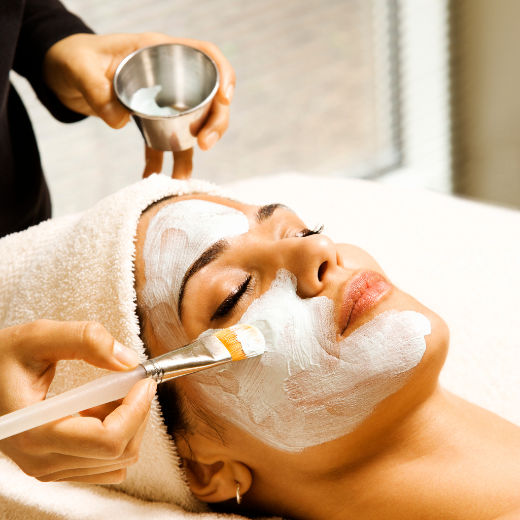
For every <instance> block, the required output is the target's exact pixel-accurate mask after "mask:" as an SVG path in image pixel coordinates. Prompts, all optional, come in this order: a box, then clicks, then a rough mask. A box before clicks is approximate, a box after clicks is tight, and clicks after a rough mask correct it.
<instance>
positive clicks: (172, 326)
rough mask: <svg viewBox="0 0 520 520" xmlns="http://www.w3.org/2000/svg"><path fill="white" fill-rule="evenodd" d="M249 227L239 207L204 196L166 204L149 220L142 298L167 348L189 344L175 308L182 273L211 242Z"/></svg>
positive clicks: (154, 328) (228, 236)
mask: <svg viewBox="0 0 520 520" xmlns="http://www.w3.org/2000/svg"><path fill="white" fill-rule="evenodd" d="M248 231H249V222H248V220H247V217H246V216H245V215H244V214H243V213H242V212H240V211H237V210H236V209H233V208H229V207H227V206H223V205H221V204H216V203H214V202H208V201H205V200H183V201H180V202H174V203H172V204H168V205H167V206H164V208H162V209H161V210H160V211H159V212H158V213H157V215H155V216H154V217H153V218H152V219H151V221H150V223H149V225H148V229H147V231H146V239H145V243H144V247H143V258H144V265H145V278H146V283H145V286H144V289H143V294H142V299H143V303H144V304H145V306H146V310H147V313H148V316H149V318H150V321H151V324H152V327H153V330H154V333H155V335H156V337H157V339H158V340H159V341H160V342H161V343H163V344H164V345H165V346H167V348H168V349H169V350H174V349H176V348H179V347H182V346H183V345H185V344H186V343H187V338H186V337H185V335H184V334H183V332H182V325H181V322H180V319H179V316H178V313H177V306H178V302H179V292H180V289H181V284H182V280H183V279H184V275H185V274H186V272H187V271H188V269H189V268H190V267H191V266H192V265H193V263H194V262H195V261H196V260H198V258H199V257H200V256H201V255H202V253H204V251H206V250H207V249H208V248H209V247H211V246H212V245H213V244H215V243H216V242H219V241H220V240H223V239H226V238H230V237H234V236H238V235H242V234H244V233H247V232H248Z"/></svg>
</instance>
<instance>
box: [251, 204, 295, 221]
mask: <svg viewBox="0 0 520 520" xmlns="http://www.w3.org/2000/svg"><path fill="white" fill-rule="evenodd" d="M278 208H280V209H286V210H287V211H290V212H291V213H294V211H293V210H292V209H291V208H288V207H287V206H286V205H285V204H279V203H277V204H267V205H266V206H262V207H261V208H260V209H259V210H258V211H257V212H256V213H255V219H256V221H257V222H258V223H260V222H263V221H264V220H266V219H268V218H269V217H270V216H271V215H272V214H273V213H274V212H275V210H277V209H278Z"/></svg>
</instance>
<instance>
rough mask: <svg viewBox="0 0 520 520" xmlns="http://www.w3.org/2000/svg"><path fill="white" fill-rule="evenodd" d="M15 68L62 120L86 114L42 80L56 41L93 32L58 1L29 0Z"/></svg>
mask: <svg viewBox="0 0 520 520" xmlns="http://www.w3.org/2000/svg"><path fill="white" fill-rule="evenodd" d="M0 1H4V0H0ZM24 3H25V7H24V13H23V20H22V26H21V30H20V34H19V36H18V43H17V47H16V53H15V57H14V63H13V69H14V70H15V71H16V72H18V73H19V74H21V75H22V76H24V77H26V78H27V79H28V80H29V82H30V83H31V85H32V88H33V89H34V91H35V92H36V94H37V96H38V98H39V99H40V101H41V102H42V103H43V104H44V105H45V106H46V107H47V109H48V110H49V111H50V113H51V114H52V115H53V116H54V117H55V118H56V119H58V120H59V121H62V122H63V123H72V122H74V121H79V120H81V119H83V118H84V117H85V116H84V115H82V114H78V113H76V112H73V111H72V110H69V109H68V108H67V107H65V106H64V105H63V104H62V103H61V102H60V101H59V100H58V98H57V97H56V96H55V95H54V93H53V92H52V91H51V90H50V89H49V88H48V87H47V85H45V83H44V81H43V58H44V57H45V54H46V52H47V51H48V50H49V49H50V48H51V47H52V46H53V45H54V44H55V43H56V42H59V41H60V40H62V39H63V38H66V37H67V36H70V35H72V34H77V33H88V34H92V33H93V31H92V30H91V29H90V28H89V27H88V26H87V25H85V24H84V23H83V22H82V21H81V20H80V19H79V18H78V17H77V16H76V15H74V14H72V13H71V12H69V11H67V9H65V7H64V6H63V5H62V4H61V3H60V2H59V1H58V0H26V1H25V2H24Z"/></svg>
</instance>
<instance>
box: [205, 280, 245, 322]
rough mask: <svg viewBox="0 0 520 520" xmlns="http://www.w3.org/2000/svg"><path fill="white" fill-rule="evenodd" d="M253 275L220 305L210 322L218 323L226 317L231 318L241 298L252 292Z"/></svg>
mask: <svg viewBox="0 0 520 520" xmlns="http://www.w3.org/2000/svg"><path fill="white" fill-rule="evenodd" d="M250 282H251V275H249V276H248V277H247V278H246V279H245V280H244V282H243V283H242V284H240V285H239V286H238V287H237V288H236V289H235V290H234V291H232V292H231V294H229V296H228V297H227V298H226V299H225V300H224V301H223V302H222V303H221V304H220V305H219V307H218V309H217V310H216V311H215V313H214V314H213V316H211V318H210V321H217V320H220V319H222V318H225V317H226V316H229V315H230V314H231V312H232V311H233V309H234V308H235V307H236V305H237V304H238V302H239V301H240V298H242V296H243V295H244V294H245V293H246V292H248V291H249V290H250V288H249V286H250Z"/></svg>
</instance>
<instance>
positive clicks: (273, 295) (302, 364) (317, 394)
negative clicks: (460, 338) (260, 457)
mask: <svg viewBox="0 0 520 520" xmlns="http://www.w3.org/2000/svg"><path fill="white" fill-rule="evenodd" d="M333 316H334V304H333V302H332V301H331V300H329V299H328V298H326V297H317V298H309V299H305V300H302V299H301V298H299V297H298V296H297V294H296V281H295V279H294V277H293V276H292V275H291V274H290V273H288V272H287V271H284V270H281V271H279V272H278V275H277V277H276V280H275V281H274V282H273V284H272V285H271V288H270V289H269V290H268V291H267V292H266V293H265V294H264V295H262V297H260V298H259V299H258V300H255V301H254V302H253V303H252V304H251V306H250V307H249V309H248V310H247V312H246V313H245V314H244V316H243V317H242V319H241V320H240V323H248V324H251V325H254V326H256V327H257V328H258V329H259V330H260V331H261V332H262V333H263V334H264V337H265V340H266V345H267V349H266V352H265V353H264V354H263V355H262V356H260V357H258V358H253V359H248V360H245V361H240V362H238V363H232V364H229V365H226V366H225V367H219V368H215V369H211V370H207V371H205V372H201V373H200V374H195V375H192V376H189V378H190V381H191V382H192V383H193V384H194V386H195V392H196V395H197V396H198V397H200V399H201V402H202V403H203V405H204V406H205V407H207V408H208V409H209V410H211V411H213V412H214V413H216V414H217V415H218V416H220V417H223V418H225V419H226V420H227V421H229V422H231V423H232V424H234V425H235V426H237V427H239V428H241V429H243V430H245V431H247V432H249V433H251V434H252V435H254V436H255V437H257V438H258V439H260V440H261V441H263V442H265V443H266V444H269V445H271V446H273V447H274V448H276V449H279V450H282V451H289V452H296V451H301V450H302V449H304V448H308V447H310V446H315V445H318V444H322V443H324V442H328V441H331V440H334V439H337V438H339V437H341V436H343V435H346V434H348V433H350V432H352V431H353V430H354V429H355V428H356V427H357V426H358V425H359V424H361V423H362V422H363V421H364V420H365V419H366V418H367V417H368V416H369V415H370V414H371V413H372V411H373V410H374V408H375V407H376V405H377V404H378V403H380V402H381V401H382V400H383V399H385V398H386V397H388V396H389V395H391V394H393V393H395V392H396V391H397V390H399V389H400V388H401V387H402V386H403V385H404V384H405V383H406V381H407V379H408V377H409V376H410V370H411V369H412V368H413V367H415V366H416V365H417V364H418V363H419V361H420V360H421V358H422V356H423V354H424V352H425V350H426V342H425V340H424V336H425V335H428V334H430V333H431V326H430V322H429V321H428V319H427V318H426V317H425V316H423V315H422V314H419V313H417V312H413V311H405V312H398V311H388V312H384V313H382V314H380V315H379V316H376V317H375V318H374V319H373V320H372V321H370V322H369V323H367V324H365V325H363V326H362V327H360V328H359V329H357V330H356V331H354V332H353V333H352V334H350V335H349V336H348V337H347V338H346V339H344V340H342V341H340V342H337V341H336V339H335V338H336V336H335V324H334V323H333Z"/></svg>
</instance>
